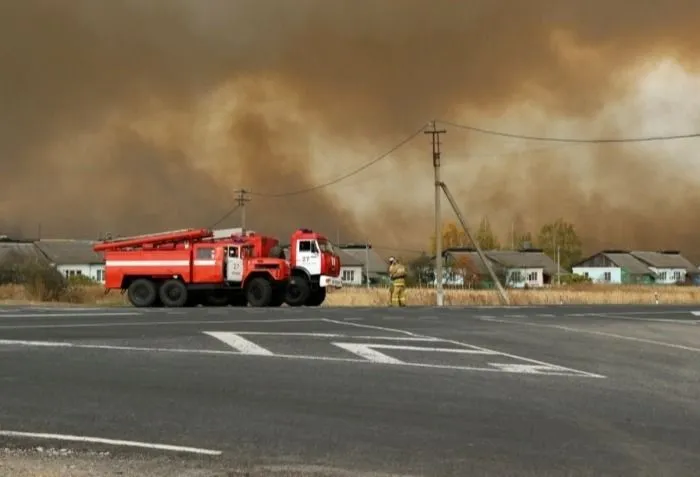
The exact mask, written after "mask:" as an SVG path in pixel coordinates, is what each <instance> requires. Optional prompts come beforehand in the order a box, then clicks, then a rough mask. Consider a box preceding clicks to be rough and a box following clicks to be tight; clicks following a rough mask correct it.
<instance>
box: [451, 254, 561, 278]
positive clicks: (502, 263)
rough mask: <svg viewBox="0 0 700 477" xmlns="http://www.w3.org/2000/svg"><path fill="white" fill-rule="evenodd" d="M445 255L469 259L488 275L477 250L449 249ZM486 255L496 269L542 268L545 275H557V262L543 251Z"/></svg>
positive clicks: (481, 271)
mask: <svg viewBox="0 0 700 477" xmlns="http://www.w3.org/2000/svg"><path fill="white" fill-rule="evenodd" d="M445 254H446V255H450V256H452V257H453V258H454V259H457V260H458V259H459V258H462V257H463V258H467V259H468V260H470V261H471V263H472V264H473V266H474V267H475V268H476V269H477V270H478V271H479V273H482V274H487V273H488V270H487V268H486V266H485V265H484V263H483V261H482V260H481V258H480V257H479V254H478V253H477V251H476V250H473V249H447V250H446V251H445ZM484 255H486V258H487V259H488V260H489V262H491V264H492V265H491V266H492V267H493V268H495V269H499V268H500V269H509V268H542V269H543V270H544V271H545V273H548V274H550V275H554V274H556V273H557V264H556V262H555V261H554V260H552V259H551V258H550V257H549V256H548V255H547V254H545V253H544V252H542V251H541V250H485V251H484ZM559 273H566V271H565V270H564V269H563V268H561V267H560V268H559Z"/></svg>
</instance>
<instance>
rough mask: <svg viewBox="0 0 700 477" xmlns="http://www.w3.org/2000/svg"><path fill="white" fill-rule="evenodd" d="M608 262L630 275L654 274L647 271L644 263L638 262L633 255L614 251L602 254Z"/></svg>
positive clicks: (647, 268)
mask: <svg viewBox="0 0 700 477" xmlns="http://www.w3.org/2000/svg"><path fill="white" fill-rule="evenodd" d="M603 255H605V256H606V257H607V258H608V260H610V261H611V262H612V263H614V264H615V265H617V266H618V267H620V268H624V269H625V270H626V271H627V272H628V273H631V274H632V275H653V274H654V272H653V271H651V270H650V269H649V267H648V266H647V265H645V264H644V262H642V261H640V260H639V259H638V258H637V257H635V256H634V255H630V254H629V253H627V252H622V251H615V252H603Z"/></svg>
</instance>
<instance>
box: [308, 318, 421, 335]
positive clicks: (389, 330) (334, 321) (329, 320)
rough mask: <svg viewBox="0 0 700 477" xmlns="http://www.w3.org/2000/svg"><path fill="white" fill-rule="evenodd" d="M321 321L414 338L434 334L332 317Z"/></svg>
mask: <svg viewBox="0 0 700 477" xmlns="http://www.w3.org/2000/svg"><path fill="white" fill-rule="evenodd" d="M321 321H325V322H328V323H335V324H337V325H345V326H356V327H358V328H367V329H370V330H380V331H388V332H390V333H398V334H400V335H406V336H413V337H414V338H432V336H430V337H429V336H425V335H419V334H416V333H412V332H410V331H405V330H397V329H396V328H387V327H385V326H375V325H364V324H362V323H348V322H345V321H338V320H331V319H330V318H321Z"/></svg>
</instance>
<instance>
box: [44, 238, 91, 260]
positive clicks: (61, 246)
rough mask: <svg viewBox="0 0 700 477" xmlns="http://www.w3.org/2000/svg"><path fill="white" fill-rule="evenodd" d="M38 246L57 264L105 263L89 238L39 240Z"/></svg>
mask: <svg viewBox="0 0 700 477" xmlns="http://www.w3.org/2000/svg"><path fill="white" fill-rule="evenodd" d="M34 243H35V245H36V246H37V248H38V249H39V250H40V251H41V252H42V253H43V254H44V255H45V256H46V257H47V258H48V259H49V260H50V261H51V262H53V263H55V264H56V265H87V264H94V263H104V258H103V256H102V254H99V253H97V252H95V251H93V250H92V247H93V245H94V244H95V242H93V241H89V240H61V239H57V240H39V241H37V242H34Z"/></svg>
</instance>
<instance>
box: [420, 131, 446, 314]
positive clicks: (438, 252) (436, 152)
mask: <svg viewBox="0 0 700 477" xmlns="http://www.w3.org/2000/svg"><path fill="white" fill-rule="evenodd" d="M423 134H430V135H432V138H433V140H432V144H433V170H434V173H435V291H436V296H437V303H436V304H437V306H442V305H443V303H444V291H443V288H442V278H443V277H442V217H441V211H440V194H441V190H440V189H441V188H442V187H441V183H442V180H441V179H440V134H447V131H446V130H444V129H440V130H437V129H435V121H432V122H431V129H430V130H428V131H423Z"/></svg>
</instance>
